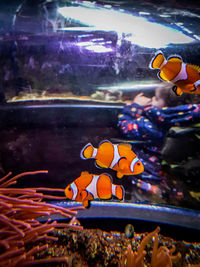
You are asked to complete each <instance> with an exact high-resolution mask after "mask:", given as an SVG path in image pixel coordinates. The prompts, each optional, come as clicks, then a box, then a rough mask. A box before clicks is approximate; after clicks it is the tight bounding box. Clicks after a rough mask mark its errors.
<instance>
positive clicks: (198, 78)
mask: <svg viewBox="0 0 200 267" xmlns="http://www.w3.org/2000/svg"><path fill="white" fill-rule="evenodd" d="M149 67H150V69H159V70H160V72H159V73H158V78H159V79H161V80H162V81H167V82H171V83H172V84H173V87H172V90H173V91H174V93H175V94H176V95H178V96H179V95H182V93H183V92H184V93H190V94H196V95H198V94H200V67H199V66H196V65H190V64H186V63H184V62H183V60H182V58H181V57H180V56H178V55H172V56H170V57H168V59H165V57H164V55H163V53H162V51H158V52H156V54H155V56H154V57H153V59H152V60H151V62H150V65H149Z"/></svg>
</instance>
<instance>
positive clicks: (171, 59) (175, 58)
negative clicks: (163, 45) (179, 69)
mask: <svg viewBox="0 0 200 267" xmlns="http://www.w3.org/2000/svg"><path fill="white" fill-rule="evenodd" d="M167 60H168V62H180V63H182V62H183V60H182V57H181V56H179V55H173V56H169V57H168V59H167Z"/></svg>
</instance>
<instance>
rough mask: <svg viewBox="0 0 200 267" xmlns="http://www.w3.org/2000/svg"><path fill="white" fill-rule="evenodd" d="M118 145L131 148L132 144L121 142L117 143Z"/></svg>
mask: <svg viewBox="0 0 200 267" xmlns="http://www.w3.org/2000/svg"><path fill="white" fill-rule="evenodd" d="M119 145H120V146H123V147H126V148H130V149H132V145H131V144H125V143H121V144H119Z"/></svg>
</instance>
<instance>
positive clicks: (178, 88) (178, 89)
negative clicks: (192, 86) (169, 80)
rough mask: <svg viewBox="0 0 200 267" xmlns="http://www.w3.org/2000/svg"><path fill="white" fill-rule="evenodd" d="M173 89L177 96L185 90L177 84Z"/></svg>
mask: <svg viewBox="0 0 200 267" xmlns="http://www.w3.org/2000/svg"><path fill="white" fill-rule="evenodd" d="M172 91H173V92H174V93H175V94H176V95H177V96H180V95H182V94H183V91H182V90H181V88H180V87H177V86H176V85H174V86H173V87H172Z"/></svg>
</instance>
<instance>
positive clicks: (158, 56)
mask: <svg viewBox="0 0 200 267" xmlns="http://www.w3.org/2000/svg"><path fill="white" fill-rule="evenodd" d="M165 61H166V59H165V57H164V55H163V52H162V51H161V50H159V51H157V52H156V53H155V56H154V57H153V58H152V60H151V62H150V64H149V68H150V69H160V68H161V66H162V65H163V64H164V63H165Z"/></svg>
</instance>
